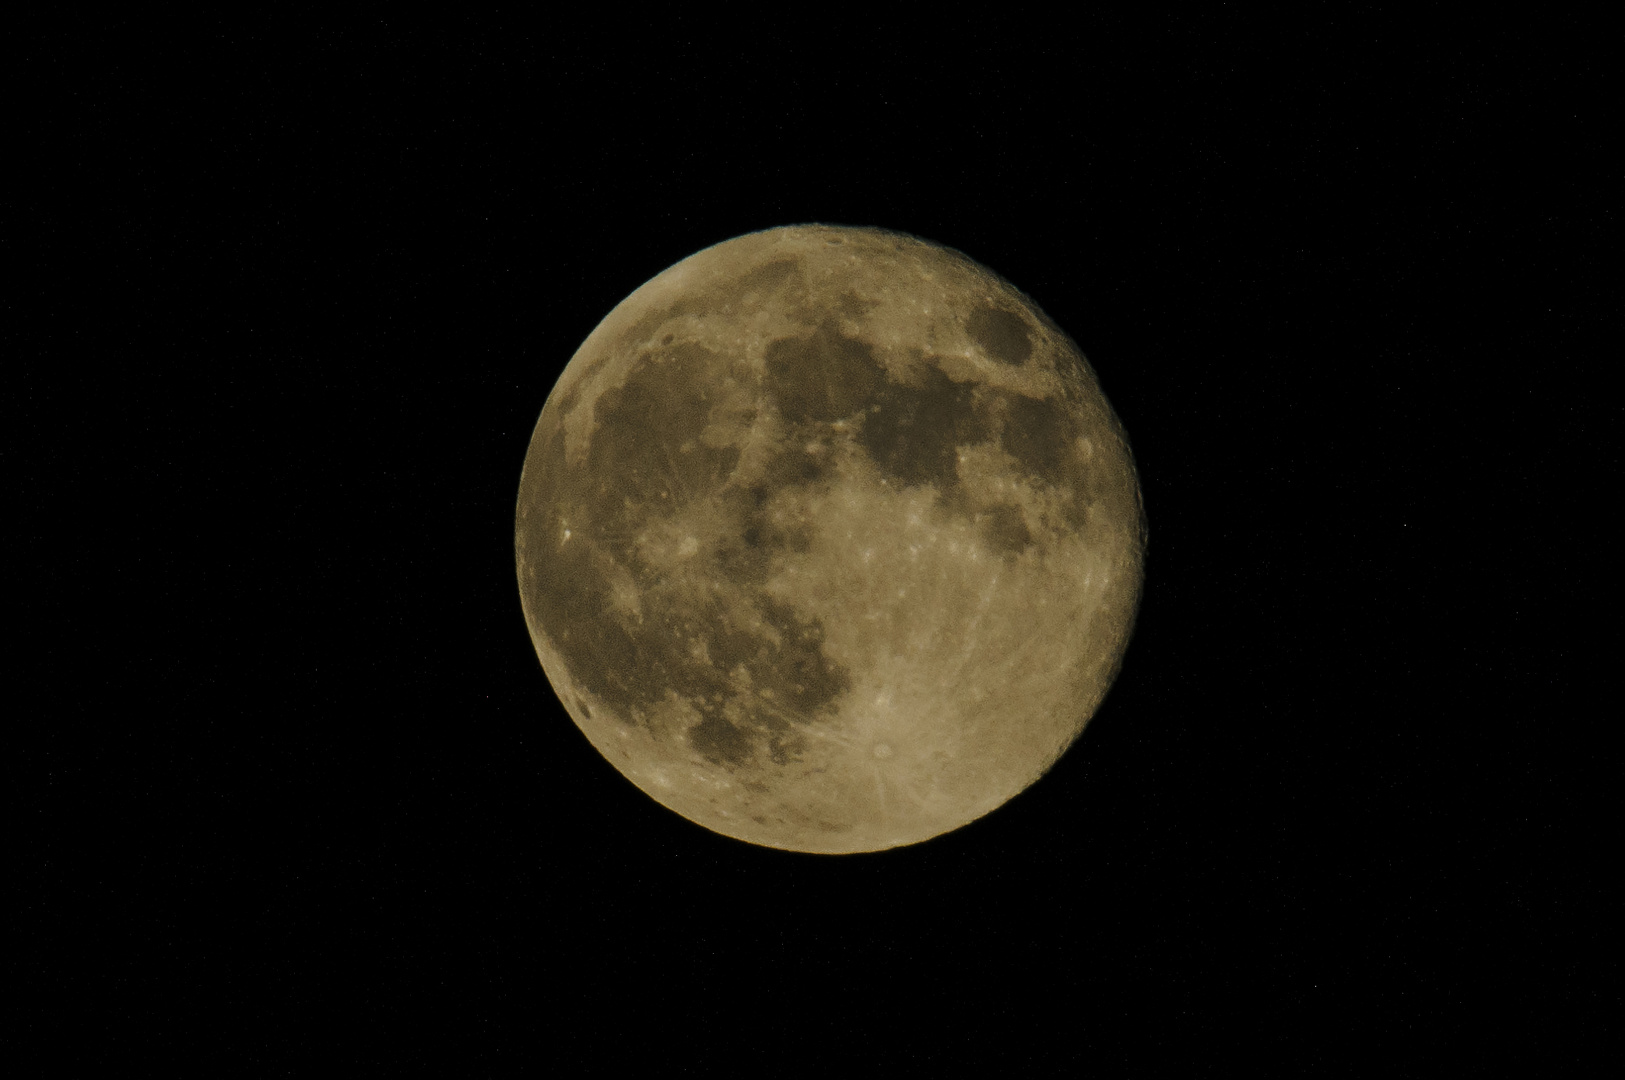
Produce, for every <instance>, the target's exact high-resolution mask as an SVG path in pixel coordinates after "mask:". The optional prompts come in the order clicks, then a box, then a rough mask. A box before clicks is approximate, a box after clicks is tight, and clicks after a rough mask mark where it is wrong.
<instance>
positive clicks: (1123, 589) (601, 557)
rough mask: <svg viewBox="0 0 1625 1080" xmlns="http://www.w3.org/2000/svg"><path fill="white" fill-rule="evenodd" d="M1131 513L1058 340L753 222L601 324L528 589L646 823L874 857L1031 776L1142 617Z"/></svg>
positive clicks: (965, 282)
mask: <svg viewBox="0 0 1625 1080" xmlns="http://www.w3.org/2000/svg"><path fill="white" fill-rule="evenodd" d="M1145 535H1146V530H1145V518H1144V513H1143V510H1142V504H1141V498H1140V488H1139V483H1138V479H1137V477H1136V473H1135V468H1134V461H1133V457H1132V456H1131V455H1130V453H1129V447H1128V442H1127V440H1126V438H1125V436H1124V433H1123V428H1122V425H1121V424H1120V423H1119V422H1118V419H1117V417H1116V415H1115V414H1114V413H1113V412H1112V409H1111V406H1110V405H1109V404H1108V403H1107V401H1106V398H1105V396H1104V395H1103V394H1102V392H1101V389H1100V386H1099V384H1098V383H1097V381H1096V378H1095V375H1094V372H1093V371H1092V370H1091V369H1090V367H1089V365H1088V364H1087V363H1086V362H1085V360H1084V358H1083V356H1082V355H1081V354H1080V352H1079V351H1078V348H1077V346H1076V345H1074V344H1073V343H1072V341H1071V340H1070V339H1069V338H1068V337H1067V336H1066V334H1064V333H1063V332H1062V331H1061V330H1060V329H1059V328H1058V327H1057V326H1056V325H1055V324H1054V323H1052V322H1051V321H1050V320H1049V319H1048V317H1046V316H1045V315H1044V313H1043V312H1042V311H1040V310H1039V309H1038V307H1037V306H1036V305H1035V304H1034V303H1033V302H1032V301H1031V300H1029V299H1028V298H1027V297H1026V296H1024V295H1023V294H1022V293H1020V292H1018V291H1017V290H1016V289H1015V288H1013V287H1012V286H1011V285H1009V284H1008V283H1006V282H1005V281H1004V280H1003V279H1001V278H1000V277H998V276H997V275H995V274H993V273H992V272H991V271H989V270H987V269H986V268H984V267H982V266H980V265H978V264H977V263H975V262H972V261H971V260H970V259H968V258H966V257H965V256H963V255H961V254H959V253H958V252H955V251H952V250H950V249H947V248H943V247H940V246H938V245H935V244H931V243H927V242H925V241H922V240H919V239H916V238H914V237H911V236H906V235H903V234H899V233H894V232H887V231H882V230H878V229H859V228H839V227H832V226H825V225H806V226H796V227H790V228H781V229H770V230H767V231H765V232H757V233H751V234H749V235H746V236H741V237H737V238H735V239H733V240H729V241H727V242H725V243H721V244H718V245H716V246H714V247H710V248H707V249H705V250H704V251H701V252H699V253H697V254H695V255H692V256H690V257H689V258H687V259H684V260H683V261H682V262H680V263H678V264H677V265H675V266H673V267H671V268H670V269H668V270H666V271H665V272H664V273H662V274H660V275H659V276H657V277H655V278H654V279H653V280H651V281H649V282H648V283H646V284H645V285H643V286H642V287H641V288H639V289H638V290H637V291H636V292H634V293H633V294H632V295H631V296H629V297H627V298H626V299H625V300H624V301H622V302H621V303H620V304H619V305H618V306H617V307H616V308H615V309H614V310H613V311H611V312H610V313H609V315H608V317H606V318H605V319H604V321H603V322H602V323H600V324H599V325H598V327H597V328H596V329H595V330H594V331H593V332H592V334H591V335H590V336H589V337H588V338H587V340H586V341H585V342H584V343H583V344H582V346H581V348H580V349H579V350H578V351H577V352H576V354H575V356H574V358H573V359H571V361H570V363H569V365H568V366H567V367H566V368H565V370H564V373H563V374H562V375H561V376H560V378H559V380H558V383H557V385H555V386H554V388H553V391H552V393H551V394H550V395H549V397H548V399H547V403H546V405H545V407H544V408H543V409H542V414H541V419H540V420H539V421H538V422H537V424H536V430H535V433H534V434H533V436H532V438H531V442H530V451H529V454H528V455H527V457H526V458H525V465H524V471H523V474H522V476H521V479H520V484H519V503H518V512H517V521H516V527H515V548H516V553H517V560H518V574H519V594H520V598H521V601H522V603H523V606H524V612H525V619H526V621H527V623H528V624H529V627H530V634H531V638H532V641H533V642H534V644H535V646H536V652H537V654H538V656H539V657H540V658H541V662H542V667H543V669H544V670H545V671H546V673H547V676H548V679H549V680H550V681H551V682H552V684H553V688H554V689H555V690H556V691H557V692H558V695H559V698H560V699H561V700H562V701H563V702H564V705H565V707H566V708H567V709H568V710H569V712H570V715H571V717H573V718H574V720H575V722H576V724H577V725H578V726H579V727H580V728H581V730H582V731H583V732H584V733H585V734H586V736H587V738H588V739H589V740H591V742H592V744H593V745H594V746H595V747H597V748H598V750H599V752H600V753H602V754H603V755H604V757H606V758H607V759H609V761H610V762H611V763H612V764H613V765H614V766H615V767H616V768H617V769H619V770H620V771H621V772H622V773H623V774H624V775H625V776H626V777H627V778H628V779H630V780H631V781H632V782H633V783H634V784H636V785H637V786H638V787H639V788H641V789H642V790H643V791H644V792H646V793H648V794H649V795H650V796H651V797H653V798H654V799H655V800H657V801H658V802H660V803H662V804H664V805H665V806H667V807H669V808H670V809H672V810H674V811H676V812H677V813H679V814H681V815H683V816H684V817H686V818H688V819H690V820H692V821H695V822H697V823H699V824H701V825H703V826H705V827H706V828H709V829H713V830H715V831H716V832H719V833H723V834H726V835H728V836H732V837H737V838H738V839H741V840H746V841H749V842H751V843H754V844H763V845H766V846H769V847H775V848H784V849H789V850H794V851H812V852H831V853H833V852H856V851H874V850H879V849H883V848H890V847H896V846H898V845H902V844H912V843H915V842H918V841H921V840H925V839H928V838H930V837H933V836H936V835H939V834H941V833H944V832H947V831H948V830H950V829H954V828H957V827H959V826H961V825H964V824H966V823H967V822H970V821H973V820H975V819H976V818H978V817H981V816H982V815H983V814H986V813H987V812H989V811H990V810H993V809H994V808H995V807H997V806H999V805H1000V804H1002V803H1004V802H1005V801H1006V800H1008V799H1010V798H1011V797H1012V796H1014V795H1016V794H1017V793H1019V792H1020V791H1022V790H1023V789H1024V788H1026V787H1027V786H1028V785H1030V784H1032V783H1033V782H1034V781H1035V780H1037V779H1038V778H1039V777H1040V776H1041V775H1043V773H1044V772H1045V770H1047V769H1048V768H1049V767H1050V766H1051V765H1052V764H1053V763H1054V762H1055V760H1056V759H1057V758H1058V757H1059V756H1060V755H1061V754H1062V753H1063V752H1064V751H1065V750H1066V748H1067V747H1068V746H1069V745H1070V744H1071V743H1072V742H1073V740H1074V739H1076V738H1077V736H1078V734H1079V732H1081V731H1082V730H1083V727H1084V725H1085V724H1086V723H1087V722H1088V720H1089V718H1090V717H1091V716H1092V715H1093V714H1094V711H1095V709H1096V708H1097V706H1099V704H1100V702H1101V700H1102V698H1103V697H1104V696H1105V694H1106V691H1107V688H1108V687H1109V686H1110V685H1111V682H1112V680H1113V678H1114V677H1115V675H1116V673H1117V669H1118V665H1119V663H1120V661H1121V659H1122V656H1123V650H1124V648H1125V647H1126V645H1127V644H1128V639H1129V635H1130V632H1131V631H1132V629H1133V624H1134V617H1135V612H1136V609H1137V606H1138V603H1139V596H1140V583H1141V570H1142V564H1143V557H1144V550H1145Z"/></svg>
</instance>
